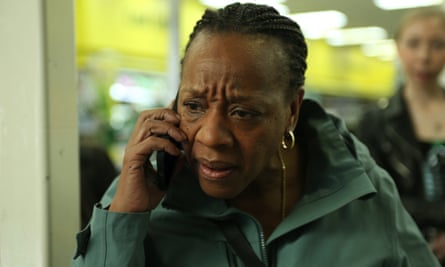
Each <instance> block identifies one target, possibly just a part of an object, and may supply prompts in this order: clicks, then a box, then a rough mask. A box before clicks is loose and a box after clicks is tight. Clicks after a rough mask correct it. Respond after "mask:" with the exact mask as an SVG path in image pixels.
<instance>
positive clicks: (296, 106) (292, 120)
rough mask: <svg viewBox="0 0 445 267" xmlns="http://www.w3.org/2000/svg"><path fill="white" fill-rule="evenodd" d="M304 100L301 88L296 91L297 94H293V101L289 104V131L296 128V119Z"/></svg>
mask: <svg viewBox="0 0 445 267" xmlns="http://www.w3.org/2000/svg"><path fill="white" fill-rule="evenodd" d="M303 98H304V90H303V88H300V89H298V91H297V93H296V94H295V97H294V99H293V100H292V102H291V103H290V116H289V129H288V130H290V131H293V130H294V129H295V127H296V126H297V122H298V117H299V114H300V108H301V103H302V102H303Z"/></svg>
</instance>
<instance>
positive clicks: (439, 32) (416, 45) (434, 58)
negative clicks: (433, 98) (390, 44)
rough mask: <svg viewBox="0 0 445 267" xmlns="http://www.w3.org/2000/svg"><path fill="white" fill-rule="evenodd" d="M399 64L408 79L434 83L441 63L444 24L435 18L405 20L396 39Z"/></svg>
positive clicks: (444, 55) (443, 60)
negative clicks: (405, 22)
mask: <svg viewBox="0 0 445 267" xmlns="http://www.w3.org/2000/svg"><path fill="white" fill-rule="evenodd" d="M397 49H398V52H399V56H400V60H401V63H402V67H403V69H404V71H405V74H406V78H407V79H408V82H412V83H416V84H418V85H424V86H427V85H431V84H437V80H438V77H439V75H440V72H441V71H442V68H443V66H444V64H445V25H444V24H443V21H441V20H440V19H439V18H436V17H430V18H417V19H414V20H413V21H410V22H408V23H407V24H406V25H405V26H404V27H403V29H402V31H401V34H400V37H399V38H398V41H397Z"/></svg>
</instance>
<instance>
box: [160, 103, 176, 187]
mask: <svg viewBox="0 0 445 267" xmlns="http://www.w3.org/2000/svg"><path fill="white" fill-rule="evenodd" d="M177 99H178V97H177V96H176V98H175V100H174V102H173V110H174V111H177V110H178V103H177V101H178V100H177ZM164 137H165V138H167V139H169V140H170V141H171V142H172V143H174V144H175V145H176V146H177V147H178V148H179V149H182V148H181V144H180V143H178V142H176V141H175V140H174V139H173V138H171V137H169V136H164ZM177 159H178V157H177V156H173V155H170V154H169V153H167V152H165V151H158V152H156V169H157V176H156V178H155V181H154V182H155V183H156V185H157V186H158V187H159V189H160V190H163V191H165V190H167V189H168V186H169V184H170V179H171V178H172V176H173V171H174V169H175V166H176V162H177Z"/></svg>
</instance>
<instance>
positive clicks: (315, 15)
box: [289, 10, 348, 39]
mask: <svg viewBox="0 0 445 267" xmlns="http://www.w3.org/2000/svg"><path fill="white" fill-rule="evenodd" d="M289 17H290V18H291V19H293V20H295V21H296V22H297V23H298V24H299V25H300V27H301V30H302V31H303V33H304V36H305V37H306V38H308V39H320V38H323V37H324V35H325V34H326V33H327V31H329V30H332V29H338V28H342V27H344V26H345V25H346V23H347V22H348V18H347V17H346V15H345V14H344V13H342V12H340V11H337V10H326V11H318V12H305V13H296V14H292V15H289Z"/></svg>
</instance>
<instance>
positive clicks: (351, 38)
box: [325, 27, 388, 46]
mask: <svg viewBox="0 0 445 267" xmlns="http://www.w3.org/2000/svg"><path fill="white" fill-rule="evenodd" d="M387 36H388V34H387V32H386V31H385V29H383V28H380V27H360V28H348V29H337V30H331V31H329V32H328V33H327V34H326V36H325V38H326V41H327V42H328V44H330V45H332V46H343V45H357V44H363V43H366V42H371V41H377V40H382V39H386V37H387Z"/></svg>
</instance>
